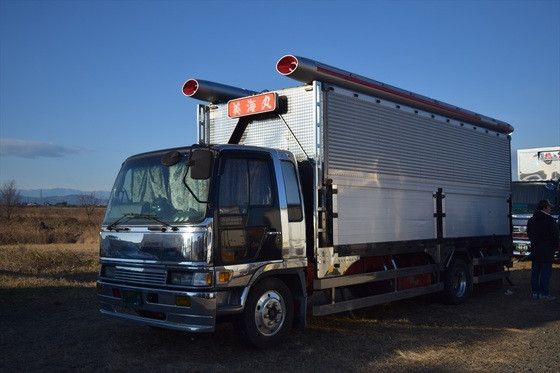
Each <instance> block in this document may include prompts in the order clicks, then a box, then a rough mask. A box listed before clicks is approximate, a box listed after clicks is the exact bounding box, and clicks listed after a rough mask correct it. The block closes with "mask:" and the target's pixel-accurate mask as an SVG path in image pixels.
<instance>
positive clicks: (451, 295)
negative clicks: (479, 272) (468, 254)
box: [443, 259, 473, 304]
mask: <svg viewBox="0 0 560 373" xmlns="http://www.w3.org/2000/svg"><path fill="white" fill-rule="evenodd" d="M472 281H473V280H472V276H471V273H470V271H469V267H468V266H467V264H466V263H465V262H464V261H463V260H461V259H453V260H452V261H451V264H450V265H449V268H447V269H446V270H445V272H444V274H443V285H444V290H443V295H444V300H445V302H446V303H449V304H461V303H464V302H466V301H467V299H468V298H469V292H470V289H471V288H472Z"/></svg>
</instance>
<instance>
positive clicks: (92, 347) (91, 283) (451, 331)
mask: <svg viewBox="0 0 560 373" xmlns="http://www.w3.org/2000/svg"><path fill="white" fill-rule="evenodd" d="M0 250H1V248H0ZM79 255H82V257H85V258H86V259H87V258H89V259H87V260H95V258H96V255H97V251H96V249H92V250H90V252H85V253H84V252H81V253H79ZM1 258H2V257H0V259H1ZM80 260H82V259H80ZM84 263H85V262H84ZM529 268H530V263H528V262H520V263H517V264H515V265H514V267H513V268H512V269H511V277H510V278H511V282H512V283H513V285H510V284H508V283H504V284H502V285H498V286H496V285H486V286H480V287H478V288H477V289H476V291H475V292H474V294H472V297H471V299H470V300H469V301H468V302H467V303H466V304H463V305H459V306H450V305H444V304H442V303H440V302H438V301H437V300H436V299H434V298H433V297H423V298H418V299H413V300H406V301H400V302H395V303H390V304H386V305H381V306H375V307H370V308H367V309H363V310H359V311H355V312H354V315H353V316H354V317H352V315H350V314H349V313H343V314H338V315H333V316H323V317H309V319H308V325H307V328H306V330H305V331H304V332H297V331H294V332H292V334H291V336H290V338H289V339H288V341H287V342H286V343H285V344H283V345H282V346H280V347H278V348H275V349H272V350H266V351H258V350H255V349H253V348H250V347H248V346H246V345H245V344H243V343H241V342H240V340H239V338H238V336H237V335H236V334H235V332H234V329H233V327H232V326H231V325H230V324H222V325H219V326H218V330H217V331H216V332H215V333H211V334H187V333H181V332H173V331H166V330H155V329H152V328H149V327H145V326H139V325H135V324H129V323H126V322H122V321H118V320H113V319H107V318H104V317H102V316H101V315H100V314H99V312H98V309H97V300H96V292H95V279H96V275H97V274H96V272H95V269H88V270H86V271H83V272H80V271H73V272H72V273H62V272H61V273H58V272H56V271H54V272H48V271H47V272H46V273H45V272H38V273H32V271H31V272H25V271H23V272H22V271H16V270H14V269H13V268H8V266H6V265H4V263H1V260H0V330H1V333H0V350H1V351H2V353H1V354H0V371H1V372H21V371H26V372H27V371H40V372H61V371H72V372H97V371H103V372H105V371H158V372H160V371H163V372H166V371H170V372H174V371H186V372H241V371H263V370H267V371H268V370H274V371H280V372H286V371H292V372H294V371H295V372H326V371H342V372H559V371H560V265H559V264H555V265H554V270H553V279H552V284H551V294H554V295H557V296H559V298H558V299H556V300H554V301H542V300H533V299H531V296H530V295H531V294H530V293H531V292H530V288H529V283H530V280H529V275H530V270H529Z"/></svg>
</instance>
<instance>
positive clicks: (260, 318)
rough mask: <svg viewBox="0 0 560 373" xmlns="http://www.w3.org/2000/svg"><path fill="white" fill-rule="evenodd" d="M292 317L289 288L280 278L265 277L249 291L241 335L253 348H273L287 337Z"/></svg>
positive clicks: (292, 309) (291, 298)
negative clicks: (242, 333)
mask: <svg viewBox="0 0 560 373" xmlns="http://www.w3.org/2000/svg"><path fill="white" fill-rule="evenodd" d="M293 318H294V305H293V297H292V294H291V292H290V289H288V287H287V286H286V284H284V283H283V282H282V281H280V280H278V279H276V278H273V277H269V278H267V279H264V280H263V281H262V282H260V283H258V284H257V285H256V286H255V287H254V289H253V290H252V291H251V292H250V293H249V297H248V298H247V304H246V306H245V313H244V314H243V326H244V331H245V335H246V337H247V339H248V341H249V343H251V344H252V345H253V346H255V347H257V348H263V349H264V348H269V347H273V346H275V345H278V344H279V343H280V342H281V341H282V340H283V339H284V338H286V337H287V336H288V334H289V333H290V329H291V327H292V322H293Z"/></svg>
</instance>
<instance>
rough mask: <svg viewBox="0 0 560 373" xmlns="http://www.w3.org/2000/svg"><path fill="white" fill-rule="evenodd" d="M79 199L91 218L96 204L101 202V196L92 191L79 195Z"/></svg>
mask: <svg viewBox="0 0 560 373" xmlns="http://www.w3.org/2000/svg"><path fill="white" fill-rule="evenodd" d="M78 201H79V202H80V205H81V206H82V207H84V209H85V210H86V214H87V217H88V219H91V215H92V214H93V211H94V210H95V206H97V205H98V204H99V198H97V197H96V196H95V192H91V193H90V194H80V195H79V196H78Z"/></svg>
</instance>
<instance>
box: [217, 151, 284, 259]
mask: <svg viewBox="0 0 560 373" xmlns="http://www.w3.org/2000/svg"><path fill="white" fill-rule="evenodd" d="M276 185H277V183H276V178H275V176H274V167H273V163H272V159H271V157H270V155H268V154H266V153H255V152H246V151H225V152H223V153H222V156H221V158H220V170H219V187H218V206H217V207H218V208H217V209H216V211H217V221H218V234H217V237H218V240H219V242H218V250H217V252H218V255H217V258H216V260H217V261H218V262H219V263H220V264H223V265H229V264H237V263H248V262H255V261H263V260H274V259H282V239H281V236H280V234H281V231H282V230H281V224H280V208H279V203H278V196H277V189H278V188H276V187H275V186H276Z"/></svg>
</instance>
